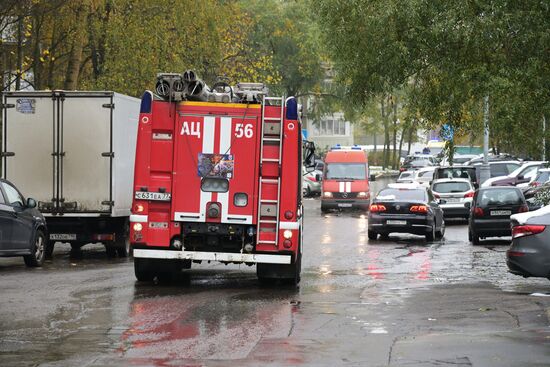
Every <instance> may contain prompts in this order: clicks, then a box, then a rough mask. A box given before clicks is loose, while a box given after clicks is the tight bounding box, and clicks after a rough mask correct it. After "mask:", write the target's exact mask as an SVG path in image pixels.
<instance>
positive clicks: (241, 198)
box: [233, 192, 248, 206]
mask: <svg viewBox="0 0 550 367" xmlns="http://www.w3.org/2000/svg"><path fill="white" fill-rule="evenodd" d="M233 204H235V206H247V205H248V195H247V194H245V193H244V192H238V193H236V194H235V195H234V196H233Z"/></svg>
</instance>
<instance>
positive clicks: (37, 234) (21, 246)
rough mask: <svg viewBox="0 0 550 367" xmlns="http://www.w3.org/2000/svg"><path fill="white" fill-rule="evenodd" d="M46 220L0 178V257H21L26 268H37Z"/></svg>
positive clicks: (45, 245)
mask: <svg viewBox="0 0 550 367" xmlns="http://www.w3.org/2000/svg"><path fill="white" fill-rule="evenodd" d="M46 235H47V231H46V220H45V219H44V217H43V216H42V214H41V213H40V212H39V211H38V209H36V201H35V200H34V199H31V198H29V199H27V200H25V198H24V197H23V195H21V193H20V192H19V190H17V188H16V187H15V186H14V185H13V184H12V183H10V182H9V181H6V180H1V179H0V256H2V257H13V256H23V259H24V260H25V264H26V265H27V266H32V267H35V266H41V265H42V263H43V262H44V259H45V256H46V252H47V251H49V248H48V243H47V238H48V237H47V236H46Z"/></svg>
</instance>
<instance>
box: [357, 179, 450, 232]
mask: <svg viewBox="0 0 550 367" xmlns="http://www.w3.org/2000/svg"><path fill="white" fill-rule="evenodd" d="M397 185H399V184H395V186H393V187H387V188H385V189H382V190H380V192H378V194H377V195H376V197H375V198H374V200H373V201H372V204H371V206H370V209H369V220H368V223H369V227H368V237H369V239H371V240H375V239H376V238H377V237H378V235H381V236H382V237H387V236H388V235H389V234H390V233H411V234H416V235H423V236H426V239H427V240H428V241H433V240H434V238H441V237H443V235H444V234H445V221H444V219H443V210H442V209H441V208H440V207H439V204H438V203H437V201H436V199H435V197H434V195H433V193H432V192H431V191H430V189H427V188H425V187H419V186H410V187H405V186H403V187H399V188H398V187H396V186H397Z"/></svg>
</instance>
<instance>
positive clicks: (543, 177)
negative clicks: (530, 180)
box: [535, 171, 550, 183]
mask: <svg viewBox="0 0 550 367" xmlns="http://www.w3.org/2000/svg"><path fill="white" fill-rule="evenodd" d="M548 179H550V172H548V171H543V172H539V174H538V176H537V178H535V181H536V182H540V183H543V182H546V181H548Z"/></svg>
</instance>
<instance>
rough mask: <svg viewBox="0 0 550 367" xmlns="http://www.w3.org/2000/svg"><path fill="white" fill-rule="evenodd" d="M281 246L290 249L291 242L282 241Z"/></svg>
mask: <svg viewBox="0 0 550 367" xmlns="http://www.w3.org/2000/svg"><path fill="white" fill-rule="evenodd" d="M283 246H284V247H285V248H291V247H292V241H291V240H284V241H283Z"/></svg>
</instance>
